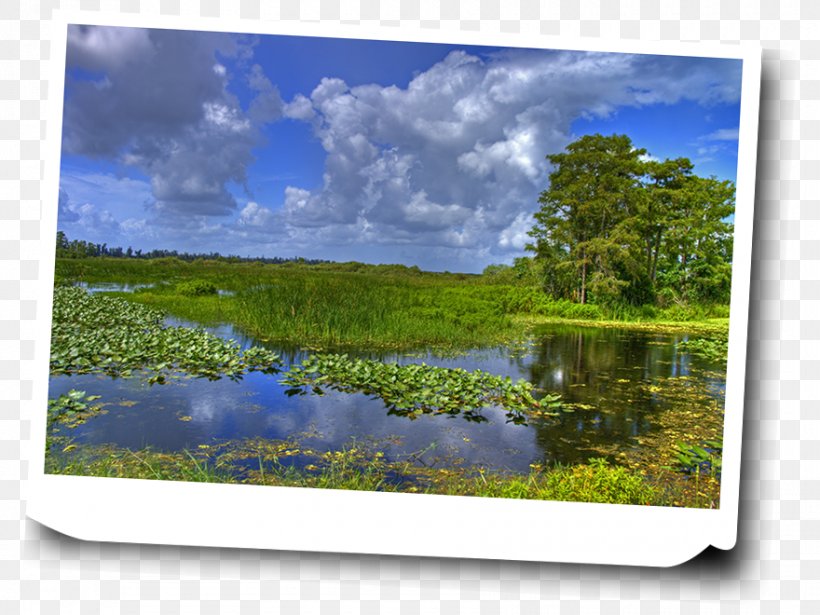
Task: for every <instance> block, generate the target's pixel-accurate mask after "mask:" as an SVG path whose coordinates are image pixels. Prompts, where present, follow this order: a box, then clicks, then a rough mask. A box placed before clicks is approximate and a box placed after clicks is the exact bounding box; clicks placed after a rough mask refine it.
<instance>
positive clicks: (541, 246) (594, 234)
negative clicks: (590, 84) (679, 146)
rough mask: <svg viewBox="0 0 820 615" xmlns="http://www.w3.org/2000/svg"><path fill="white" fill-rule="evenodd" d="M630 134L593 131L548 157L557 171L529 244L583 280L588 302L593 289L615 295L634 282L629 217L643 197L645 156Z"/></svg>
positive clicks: (579, 291)
mask: <svg viewBox="0 0 820 615" xmlns="http://www.w3.org/2000/svg"><path fill="white" fill-rule="evenodd" d="M645 153H646V151H645V150H643V149H637V148H635V147H633V145H632V141H631V140H630V139H629V137H627V136H626V135H613V136H610V137H604V136H601V135H588V136H584V137H581V138H580V139H578V140H577V141H575V142H574V143H571V144H570V145H568V146H567V151H566V152H565V153H560V154H552V155H549V156H547V160H549V162H550V163H551V164H552V165H553V167H554V170H553V172H552V173H551V174H550V187H549V188H548V189H547V190H545V191H544V192H542V193H541V196H540V198H539V202H540V203H541V209H540V211H538V212H537V213H536V214H535V220H536V225H535V226H534V227H533V229H532V230H531V231H530V233H529V234H530V236H531V237H533V239H534V240H535V241H534V243H532V244H530V245H529V246H528V247H529V249H531V250H532V251H534V252H535V253H536V256H537V257H540V258H544V259H547V260H548V261H550V262H551V263H553V266H555V267H556V268H557V269H558V270H559V271H560V272H562V273H567V272H571V273H572V274H573V276H574V277H575V278H576V279H577V284H576V287H575V288H574V289H573V290H574V292H573V295H574V297H575V298H576V299H577V300H578V301H579V302H580V303H586V302H587V297H588V294H589V292H590V291H592V293H593V294H595V295H596V296H597V297H598V298H604V297H613V296H617V295H619V293H620V288H621V287H622V286H624V285H625V284H628V282H625V281H624V280H623V276H622V272H624V271H632V270H634V269H635V267H636V261H635V258H636V253H635V250H634V242H635V240H636V237H635V236H634V232H633V229H632V228H631V227H630V225H629V224H628V220H629V219H630V218H631V217H632V216H634V214H635V212H636V211H637V208H638V206H639V200H640V194H639V189H640V177H641V173H642V162H641V156H642V155H644V154H645Z"/></svg>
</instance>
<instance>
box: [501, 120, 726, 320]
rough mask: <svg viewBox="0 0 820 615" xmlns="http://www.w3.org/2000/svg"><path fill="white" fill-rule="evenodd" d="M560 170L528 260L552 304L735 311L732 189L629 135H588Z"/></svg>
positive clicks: (558, 162)
mask: <svg viewBox="0 0 820 615" xmlns="http://www.w3.org/2000/svg"><path fill="white" fill-rule="evenodd" d="M546 158H547V160H548V161H549V162H550V163H551V164H552V165H553V171H552V173H551V174H550V184H549V188H547V189H546V190H544V191H543V192H542V193H541V195H540V198H539V203H540V209H539V211H538V212H537V213H536V214H535V215H534V217H535V225H534V226H533V228H532V230H531V231H530V232H529V235H530V237H531V238H532V241H531V243H529V244H528V245H527V250H529V251H531V252H533V253H534V256H533V257H532V259H522V260H519V261H518V262H517V263H516V267H517V268H519V269H521V268H528V269H530V270H533V269H534V270H535V272H536V276H537V278H538V280H539V282H540V284H541V286H542V287H543V289H544V290H545V291H546V292H547V293H548V294H549V295H551V296H553V297H555V298H560V299H570V300H573V301H576V302H578V303H601V304H606V303H619V302H620V303H629V304H633V305H644V304H655V303H660V304H668V303H670V302H672V301H683V302H688V303H728V301H729V293H730V287H731V273H732V231H733V224H732V221H731V219H732V215H733V213H734V208H735V186H734V183H733V182H731V181H721V180H718V179H716V178H714V177H700V176H698V175H696V174H695V173H694V172H693V171H694V166H693V164H692V162H691V161H690V160H689V159H687V158H675V159H666V160H663V161H660V160H656V159H654V158H652V157H650V156H648V155H647V151H646V150H645V149H642V148H637V147H635V146H634V145H633V143H632V141H631V139H630V138H629V137H628V136H626V135H612V136H602V135H600V134H595V135H587V136H584V137H581V138H580V139H578V140H577V141H575V142H573V143H571V144H570V145H568V146H567V148H566V150H565V151H564V152H563V153H559V154H552V155H549V156H547V157H546Z"/></svg>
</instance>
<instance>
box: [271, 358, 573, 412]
mask: <svg viewBox="0 0 820 615" xmlns="http://www.w3.org/2000/svg"><path fill="white" fill-rule="evenodd" d="M281 382H282V384H284V385H286V386H289V387H291V388H290V389H289V390H288V393H289V394H291V395H296V394H302V395H304V394H305V393H306V392H307V390H308V389H310V390H311V391H312V392H313V393H315V394H318V395H321V394H323V392H324V389H326V388H329V389H333V390H336V391H342V392H345V393H364V394H366V395H373V396H375V397H378V398H379V399H381V400H382V401H383V402H384V403H385V405H386V406H387V407H388V408H389V409H390V414H396V415H399V416H406V417H408V418H410V419H415V418H418V417H419V416H422V415H424V414H449V415H453V416H455V415H461V416H462V417H464V418H465V419H467V420H470V421H477V422H478V421H486V420H487V419H486V417H484V416H483V415H482V414H481V410H482V409H483V408H487V407H488V406H500V407H501V408H503V409H504V410H505V411H506V415H507V419H508V422H512V423H516V424H524V423H526V421H527V413H528V411H530V410H533V409H537V408H538V409H541V408H554V407H557V406H559V401H558V400H559V397H558V396H557V395H547V396H545V397H544V398H543V399H541V400H540V401H536V400H535V398H534V397H533V396H532V385H531V384H530V383H529V382H527V381H525V380H519V381H518V382H516V383H514V382H513V381H512V380H511V379H510V378H505V377H502V376H496V375H493V374H488V373H486V372H482V371H481V370H476V371H472V372H470V371H467V370H465V369H461V368H444V367H434V366H430V365H426V364H424V363H422V364H410V365H398V364H396V363H381V362H378V361H369V360H363V359H352V358H350V357H348V356H347V355H314V356H312V357H310V358H309V359H308V360H306V361H305V362H304V363H302V365H300V366H297V367H293V368H291V369H290V370H289V371H288V372H286V373H285V377H284V378H283V379H282V381H281Z"/></svg>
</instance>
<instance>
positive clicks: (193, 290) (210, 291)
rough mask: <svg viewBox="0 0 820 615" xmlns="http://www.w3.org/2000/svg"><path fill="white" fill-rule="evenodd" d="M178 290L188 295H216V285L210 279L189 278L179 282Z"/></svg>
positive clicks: (181, 293)
mask: <svg viewBox="0 0 820 615" xmlns="http://www.w3.org/2000/svg"><path fill="white" fill-rule="evenodd" d="M176 291H177V292H178V293H179V294H180V295H185V296H186V297H202V296H203V295H215V294H216V285H215V284H214V283H213V282H210V281H208V280H188V281H186V282H180V283H179V284H177V285H176Z"/></svg>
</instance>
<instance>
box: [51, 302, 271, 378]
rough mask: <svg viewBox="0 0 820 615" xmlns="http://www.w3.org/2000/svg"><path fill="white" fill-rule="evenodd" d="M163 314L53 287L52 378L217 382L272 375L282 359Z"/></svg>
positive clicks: (130, 304)
mask: <svg viewBox="0 0 820 615" xmlns="http://www.w3.org/2000/svg"><path fill="white" fill-rule="evenodd" d="M163 318H164V316H163V313H162V312H160V311H158V310H155V309H152V308H148V307H145V306H142V305H138V304H134V303H130V302H128V301H124V300H122V299H118V298H115V297H105V296H102V295H89V294H88V293H87V292H85V291H84V290H82V289H80V288H63V287H60V288H55V289H54V309H53V320H52V327H51V364H50V367H51V373H52V374H84V373H95V372H101V373H104V374H107V375H109V376H112V377H128V376H132V375H135V374H136V373H137V372H138V373H139V375H141V376H143V377H145V378H146V379H147V380H148V382H149V383H163V382H165V381H166V379H167V378H168V377H171V376H178V375H179V374H180V373H185V374H188V375H190V376H194V377H199V378H208V379H210V380H216V379H219V378H221V377H223V376H225V377H228V378H231V379H233V380H236V379H239V378H241V377H242V375H243V374H244V373H246V372H252V371H261V372H264V373H276V372H278V371H279V367H280V365H281V360H280V358H279V357H278V355H276V354H275V353H273V352H270V351H269V350H266V349H264V348H260V347H253V348H249V349H246V350H244V351H242V349H241V348H240V346H239V344H237V343H236V342H234V341H225V340H222V339H220V338H218V337H216V336H214V335H211V334H209V333H208V332H206V331H204V330H203V329H190V328H187V327H170V326H166V325H165V324H164V323H163Z"/></svg>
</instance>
